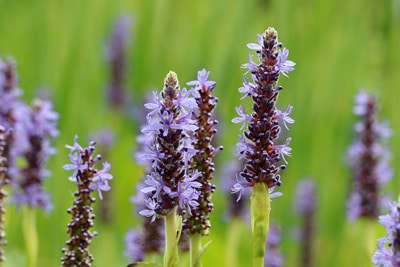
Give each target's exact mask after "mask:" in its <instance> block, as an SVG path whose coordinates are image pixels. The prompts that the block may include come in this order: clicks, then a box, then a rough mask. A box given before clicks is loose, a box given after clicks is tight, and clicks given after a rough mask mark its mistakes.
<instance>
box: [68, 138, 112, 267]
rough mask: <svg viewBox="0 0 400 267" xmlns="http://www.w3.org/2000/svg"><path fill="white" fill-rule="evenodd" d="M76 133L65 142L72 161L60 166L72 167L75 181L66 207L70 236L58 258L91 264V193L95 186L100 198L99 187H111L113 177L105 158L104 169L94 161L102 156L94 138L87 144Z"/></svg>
mask: <svg viewBox="0 0 400 267" xmlns="http://www.w3.org/2000/svg"><path fill="white" fill-rule="evenodd" d="M77 138H78V136H75V138H74V144H73V145H72V146H70V145H66V148H68V149H70V155H69V158H70V161H71V163H69V164H65V165H64V166H63V169H64V170H68V171H73V175H72V176H71V177H70V178H69V180H70V181H73V182H74V183H76V185H77V188H78V189H77V191H76V192H75V193H74V196H75V198H76V199H75V200H74V205H73V207H72V208H70V209H68V213H69V214H71V216H72V219H71V222H70V223H69V224H68V230H67V232H68V234H69V236H70V239H69V240H68V241H67V242H66V247H65V248H63V249H62V252H63V253H64V257H62V259H61V264H62V266H68V267H69V266H85V267H87V266H91V262H92V261H93V256H92V255H91V253H90V252H89V245H90V243H91V240H92V238H93V237H94V236H96V235H97V233H96V232H91V231H90V228H92V227H93V219H94V218H95V215H94V213H93V208H92V204H93V203H94V202H95V201H96V199H95V198H93V197H92V196H91V193H92V192H93V191H94V190H98V192H99V196H100V199H101V191H107V190H109V189H110V187H109V185H108V181H109V180H110V179H112V178H113V177H112V175H111V174H109V170H110V168H111V166H110V164H108V163H107V162H104V163H103V169H101V170H97V169H95V166H94V165H95V164H96V163H97V162H98V161H99V160H100V159H101V156H100V155H97V156H94V155H93V153H94V150H95V147H94V146H95V144H96V143H95V142H90V143H89V146H88V147H87V148H86V147H85V148H84V147H82V146H81V145H79V144H78V143H77Z"/></svg>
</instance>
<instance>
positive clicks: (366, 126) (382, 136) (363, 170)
mask: <svg viewBox="0 0 400 267" xmlns="http://www.w3.org/2000/svg"><path fill="white" fill-rule="evenodd" d="M353 112H354V114H356V115H358V116H359V118H360V120H359V121H358V122H357V123H356V125H355V132H356V135H357V137H356V139H355V141H354V142H353V143H352V144H351V145H350V147H349V149H348V162H349V165H350V168H351V170H352V172H353V184H352V191H351V193H350V197H349V200H348V201H347V214H348V218H349V219H350V220H355V219H357V218H359V217H367V218H371V219H375V218H377V216H378V214H379V208H380V206H381V197H380V195H379V191H380V188H381V187H382V186H383V185H385V184H386V183H387V182H388V181H389V180H390V179H391V177H392V175H393V172H392V169H391V167H390V166H389V159H390V151H389V149H388V145H387V139H388V137H390V135H391V133H392V132H391V130H390V128H389V126H388V123H387V122H379V121H378V120H377V114H378V107H377V97H376V96H374V95H370V94H368V93H366V92H365V91H364V90H360V92H359V93H358V94H357V95H356V97H355V106H354V109H353Z"/></svg>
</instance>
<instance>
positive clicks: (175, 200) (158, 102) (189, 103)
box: [137, 72, 204, 221]
mask: <svg viewBox="0 0 400 267" xmlns="http://www.w3.org/2000/svg"><path fill="white" fill-rule="evenodd" d="M203 82H204V81H203ZM153 101H154V103H152V104H146V105H145V106H146V107H147V108H148V109H150V110H151V111H150V113H149V114H148V117H151V120H150V119H149V120H148V124H147V125H146V126H144V127H143V128H142V133H144V134H145V135H146V136H145V137H144V138H142V140H143V145H144V147H145V148H146V149H145V150H144V151H143V152H141V153H138V154H137V155H138V156H140V155H142V156H143V159H142V162H143V163H146V162H147V166H148V175H147V176H146V180H145V181H144V183H145V184H146V186H145V187H143V188H142V189H141V190H140V192H141V193H144V194H146V196H147V200H146V208H145V209H142V210H140V212H139V214H140V215H142V216H145V217H149V218H151V221H155V220H156V218H157V217H161V216H165V215H167V214H169V213H170V212H171V211H172V210H173V209H174V208H175V207H176V206H178V205H179V206H180V208H181V209H182V211H183V212H184V210H185V209H189V210H190V209H191V204H192V202H191V200H196V199H195V196H194V195H193V197H192V198H191V199H190V200H189V199H188V197H189V196H188V194H187V193H185V194H183V193H182V187H181V186H182V183H183V182H184V180H185V177H187V176H189V175H190V173H189V168H188V167H187V164H188V163H189V161H190V157H189V158H188V157H187V156H188V155H187V153H186V152H187V151H188V150H190V148H189V147H187V146H186V144H191V143H192V141H191V134H192V133H193V131H195V130H196V129H197V126H196V125H195V121H194V120H193V119H192V110H193V108H194V104H195V103H196V102H195V100H194V99H193V98H191V97H190V93H189V91H187V90H186V89H182V90H181V89H180V88H179V83H178V79H177V75H176V74H175V73H174V72H169V73H168V75H167V77H166V78H165V81H164V88H163V90H162V91H161V93H156V92H153ZM190 188H191V187H190ZM184 197H186V199H183V198H184Z"/></svg>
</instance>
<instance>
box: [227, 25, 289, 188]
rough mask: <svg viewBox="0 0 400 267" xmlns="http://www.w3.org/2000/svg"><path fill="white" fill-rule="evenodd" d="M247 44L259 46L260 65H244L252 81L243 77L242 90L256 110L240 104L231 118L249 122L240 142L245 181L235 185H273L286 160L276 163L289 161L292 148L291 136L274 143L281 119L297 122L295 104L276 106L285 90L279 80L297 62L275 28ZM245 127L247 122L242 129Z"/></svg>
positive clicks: (278, 178) (250, 46) (269, 186)
mask: <svg viewBox="0 0 400 267" xmlns="http://www.w3.org/2000/svg"><path fill="white" fill-rule="evenodd" d="M248 47H249V48H250V49H254V50H256V52H257V56H258V57H259V59H260V63H259V64H258V65H257V64H256V63H254V62H252V61H251V62H250V65H249V64H244V65H243V67H244V68H247V69H248V70H249V71H250V72H251V77H252V80H253V82H252V83H249V82H248V80H247V78H244V82H243V84H244V86H245V88H247V89H243V87H242V88H240V89H239V92H242V93H246V96H248V97H250V98H251V99H252V100H253V112H252V113H251V114H249V115H247V114H245V112H244V108H243V107H242V106H240V107H239V108H237V112H238V114H239V115H240V117H238V118H235V119H233V120H232V121H233V122H234V123H243V124H246V123H248V128H247V129H246V130H245V131H244V136H243V137H240V138H239V139H240V142H239V143H238V150H240V151H238V152H239V154H240V157H244V158H245V159H246V160H247V163H246V164H245V167H244V169H243V171H242V172H241V173H240V176H241V177H243V178H244V181H243V182H240V181H238V184H237V185H236V186H234V187H235V188H239V187H253V186H254V185H255V184H256V183H265V184H266V185H267V187H268V188H272V187H274V186H276V185H280V184H281V180H280V175H279V173H280V171H281V170H283V169H285V167H286V166H285V165H284V164H281V165H279V166H277V164H279V163H280V162H281V160H283V161H284V162H285V163H286V164H287V162H286V159H285V156H289V155H290V152H291V148H290V147H289V142H290V140H291V139H290V138H288V139H287V141H286V143H285V144H283V145H276V144H274V143H275V140H276V139H277V138H278V137H279V133H280V131H281V128H280V124H279V121H280V120H283V121H284V122H285V124H284V125H285V127H287V124H286V123H293V122H294V120H293V119H292V118H290V117H289V115H290V113H291V111H292V106H289V107H288V109H287V110H286V111H285V112H282V111H281V110H279V109H278V108H277V107H276V101H277V99H278V95H279V92H280V91H281V90H282V87H281V86H278V85H277V82H278V79H279V75H280V73H282V74H285V75H286V74H287V72H289V71H292V70H293V69H294V65H295V63H294V62H292V61H290V60H288V59H287V56H288V53H289V52H288V50H287V49H286V48H282V44H281V43H279V42H278V35H277V32H276V31H275V30H274V29H273V28H268V29H267V30H266V32H265V33H264V34H262V35H258V44H249V45H248ZM243 128H244V125H242V127H241V129H243ZM235 191H237V192H239V193H240V192H242V191H241V190H235Z"/></svg>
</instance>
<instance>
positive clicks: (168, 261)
mask: <svg viewBox="0 0 400 267" xmlns="http://www.w3.org/2000/svg"><path fill="white" fill-rule="evenodd" d="M177 220H179V221H178V224H177ZM181 228H182V217H181V216H176V207H175V208H174V209H173V210H172V211H171V212H170V213H169V214H168V215H167V216H165V251H164V267H178V264H179V258H178V240H179V237H180V232H181Z"/></svg>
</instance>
